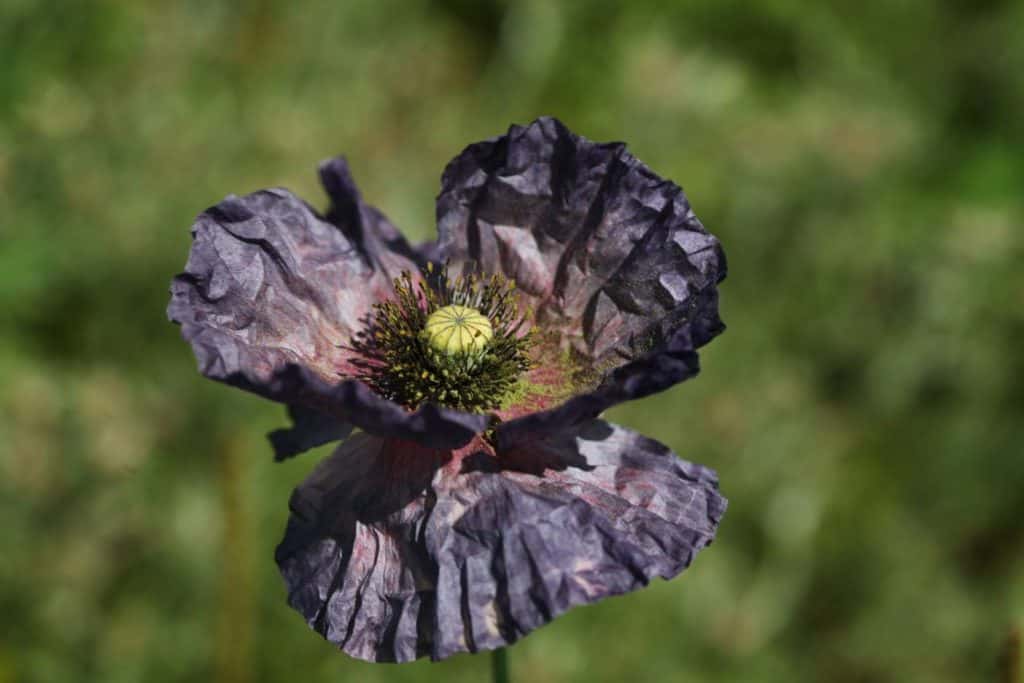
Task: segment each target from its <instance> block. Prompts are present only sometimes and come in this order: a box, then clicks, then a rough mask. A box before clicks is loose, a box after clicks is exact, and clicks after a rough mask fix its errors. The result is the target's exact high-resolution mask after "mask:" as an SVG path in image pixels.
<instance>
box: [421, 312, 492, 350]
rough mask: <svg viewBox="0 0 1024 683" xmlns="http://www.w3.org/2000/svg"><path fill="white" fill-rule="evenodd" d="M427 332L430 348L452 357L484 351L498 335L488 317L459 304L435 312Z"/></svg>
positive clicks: (430, 317) (430, 319) (429, 319)
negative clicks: (495, 333)
mask: <svg viewBox="0 0 1024 683" xmlns="http://www.w3.org/2000/svg"><path fill="white" fill-rule="evenodd" d="M425 331H426V334H427V341H428V342H429V343H430V346H431V347H433V348H434V349H436V350H437V351H440V352H441V353H445V354H448V355H449V356H453V355H456V354H460V353H469V352H471V351H482V350H483V349H484V348H486V347H487V344H488V342H490V341H491V338H492V337H493V336H494V329H493V328H492V327H491V321H490V320H488V319H487V316H485V315H484V314H482V313H481V312H480V311H478V310H476V309H475V308H470V307H469V306H459V305H457V304H452V305H450V306H443V307H442V308H439V309H437V310H436V311H434V312H433V313H431V314H430V316H429V317H428V318H427V326H426V328H425Z"/></svg>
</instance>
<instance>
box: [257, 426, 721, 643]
mask: <svg viewBox="0 0 1024 683" xmlns="http://www.w3.org/2000/svg"><path fill="white" fill-rule="evenodd" d="M473 443H474V444H475V445H471V446H470V447H467V448H465V449H462V450H461V451H457V452H455V453H445V452H442V451H429V450H426V449H422V448H418V447H415V446H413V445H412V444H408V443H405V444H403V443H401V442H398V441H394V440H385V439H381V438H378V437H373V436H368V435H357V436H355V437H353V438H351V439H350V440H349V441H347V442H346V443H344V444H342V445H341V446H340V447H339V449H338V450H337V452H336V453H335V454H334V455H333V456H331V457H330V458H328V459H325V460H324V461H322V462H321V463H320V465H318V467H317V468H316V469H315V470H314V472H313V473H312V474H311V475H310V477H309V478H308V479H307V480H306V481H305V482H304V483H303V484H302V485H301V486H299V487H298V488H297V489H296V491H295V493H294V494H293V496H292V501H291V507H292V516H291V519H290V520H289V524H288V531H287V533H286V534H285V538H284V540H283V541H282V543H281V545H280V546H279V548H278V551H277V561H278V564H279V566H280V567H281V571H282V574H283V576H284V578H285V581H286V583H287V585H288V589H289V602H290V604H291V605H292V606H293V607H295V608H296V609H297V610H298V611H299V612H300V613H302V614H303V616H304V617H305V618H306V620H307V621H308V623H309V624H310V626H312V627H313V628H314V629H316V630H317V631H318V632H319V633H321V634H322V635H323V636H324V637H325V638H327V639H328V640H330V641H331V642H332V643H334V644H336V645H337V646H338V647H340V648H341V649H342V650H344V651H345V652H347V653H349V654H350V655H352V656H354V657H358V658H360V659H364V660H368V661H408V660H411V659H415V658H417V657H421V656H430V657H431V658H433V659H435V660H436V659H443V658H445V657H449V656H451V655H453V654H456V653H459V652H476V651H478V650H488V649H493V648H497V647H501V646H503V645H507V644H509V643H512V642H514V641H516V640H518V639H519V638H521V637H522V636H524V635H526V634H527V633H529V632H530V631H532V630H533V629H535V628H537V627H539V626H542V625H543V624H545V623H547V622H548V621H550V620H551V619H554V618H555V617H557V616H558V615H559V614H561V613H563V612H565V611H566V610H568V609H569V608H571V607H574V606H576V605H582V604H587V603H591V602H595V601H597V600H600V599H602V598H605V597H608V596H612V595H620V594H623V593H627V592H629V591H632V590H635V589H637V588H640V587H642V586H645V585H646V584H647V583H648V582H650V580H651V579H653V578H654V577H662V578H666V579H667V578H671V577H673V576H675V575H676V574H678V573H679V572H680V571H682V570H683V569H684V568H686V567H687V566H688V565H689V564H690V562H691V561H692V560H693V557H694V556H695V555H696V553H697V552H698V551H699V550H700V549H701V548H703V547H705V546H706V545H707V544H708V543H710V542H711V540H712V538H713V537H714V534H715V530H716V528H717V525H718V522H719V520H720V519H721V516H722V514H723V512H724V510H725V499H723V498H722V497H721V496H720V495H719V494H718V491H717V488H718V486H717V479H716V477H715V474H714V473H713V472H712V471H711V470H708V469H706V468H703V467H700V466H698V465H693V464H690V463H687V462H685V461H682V460H680V459H678V458H677V457H676V456H675V455H674V454H673V453H672V452H671V451H669V450H668V449H667V448H665V447H664V446H662V445H660V444H658V443H656V442H654V441H651V440H650V439H646V438H644V437H642V436H640V435H639V434H636V433H634V432H631V431H629V430H626V429H624V428H622V427H618V426H615V425H611V424H608V423H606V422H602V421H600V420H595V421H592V422H589V423H586V424H585V425H583V426H581V427H579V428H577V429H575V430H571V431H562V432H559V433H554V434H549V435H547V436H545V437H543V438H536V439H534V440H533V441H532V442H530V443H528V444H527V443H525V442H521V443H520V444H519V445H518V446H517V447H516V448H515V449H511V450H507V451H500V452H499V453H498V454H495V453H494V451H493V450H490V449H488V448H486V447H485V446H483V445H482V442H480V441H479V440H477V441H474V442H473Z"/></svg>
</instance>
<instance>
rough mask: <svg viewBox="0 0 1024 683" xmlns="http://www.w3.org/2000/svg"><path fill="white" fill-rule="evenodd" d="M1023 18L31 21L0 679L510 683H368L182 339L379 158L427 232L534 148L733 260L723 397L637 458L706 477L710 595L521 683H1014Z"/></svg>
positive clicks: (905, 8)
mask: <svg viewBox="0 0 1024 683" xmlns="http://www.w3.org/2000/svg"><path fill="white" fill-rule="evenodd" d="M1022 25H1024V4H1022V3H1020V2H1006V1H1001V0H985V1H984V2H967V1H966V0H956V1H953V2H944V3H934V2H926V1H925V0H904V1H902V2H891V1H890V0H867V1H865V2H863V3H857V4H856V5H855V6H854V5H850V4H849V3H843V2H838V1H837V0H827V1H825V2H819V3H804V2H796V1H795V0H760V1H758V2H750V3H747V2H737V1H735V0H696V1H694V2H678V3H668V2H655V1H654V0H633V1H632V2H630V3H613V2H608V1H602V0H591V1H587V2H584V1H583V0H578V1H575V2H545V1H543V0H525V1H521V2H511V1H509V2H483V1H477V0H438V1H435V2H425V1H413V0H402V1H399V0H377V1H375V2H370V1H369V0H367V1H365V2H364V1H362V0H355V1H353V2H328V1H326V0H324V1H322V2H317V1H314V0H309V1H306V0H302V1H299V0H295V1H293V2H266V1H265V2H254V3H248V4H247V5H246V6H245V7H244V8H242V7H241V6H240V4H238V6H236V3H226V2H210V1H203V2H199V1H198V0H191V1H189V2H179V3H161V2H126V1H123V0H106V1H95V2H88V1H85V0H68V1H67V2H62V3H59V4H54V3H44V2H39V1H36V0H6V1H5V2H4V3H3V4H2V7H0V57H2V60H0V237H2V248H0V378H2V381H0V528H2V532H0V681H3V682H7V681H40V682H50V681H52V682H60V683H64V682H67V681H104V682H105V683H117V682H120V681H126V682H127V681H143V680H144V681H149V682H153V683H159V682H163V681H198V680H217V681H246V680H253V681H291V680H302V681H342V680H352V681H384V680H388V681H391V680H394V681H420V680H422V681H428V680H438V679H443V680H446V681H453V682H454V681H479V680H485V677H486V676H487V671H488V664H487V661H486V659H484V658H482V657H469V656H462V657H457V658H455V659H453V660H450V661H448V662H445V663H443V664H437V665H432V664H429V663H425V662H420V663H417V664H412V665H406V666H389V665H366V664H362V663H359V662H355V661H352V660H350V659H348V658H347V657H345V656H344V655H341V654H338V653H336V652H335V651H334V650H333V649H332V647H331V646H330V645H328V644H327V643H325V642H323V641H321V639H320V638H319V637H318V636H316V635H315V634H314V633H312V632H311V631H309V630H308V629H307V628H306V626H305V625H304V624H303V622H302V619H301V618H300V617H299V616H298V615H297V614H295V613H293V612H292V611H291V610H290V609H289V608H288V607H287V606H286V605H285V591H284V587H283V584H282V582H281V580H280V579H279V577H278V575H277V570H276V567H275V565H274V562H273V548H274V545H275V544H276V542H277V541H278V539H279V537H280V536H281V534H282V532H283V527H284V523H285V519H286V515H287V500H288V495H289V492H290V490H291V488H292V487H293V486H294V485H295V484H296V483H297V482H299V481H300V480H301V479H302V477H303V476H304V473H305V472H307V471H308V470H309V469H310V468H311V467H312V465H313V463H314V462H315V461H316V460H317V459H318V458H319V457H322V456H323V454H324V452H325V451H324V450H323V449H321V450H320V451H318V452H315V453H313V454H311V455H307V456H304V457H301V458H297V459H296V460H294V461H292V462H289V463H287V464H283V465H275V464H274V463H273V462H272V461H271V454H270V449H269V447H268V445H267V444H266V443H265V441H264V438H263V434H264V433H265V432H267V431H268V430H270V429H272V428H274V427H276V426H279V425H281V424H283V419H284V411H283V409H281V408H280V407H279V406H275V405H273V404H270V403H267V402H264V401H261V400H260V399H257V398H255V397H253V396H249V395H246V394H243V393H241V392H238V391H234V390H230V389H228V388H226V387H223V386H219V385H214V384H213V383H211V382H208V381H206V380H203V379H201V378H200V377H199V375H198V374H197V373H196V372H195V369H194V360H193V358H192V355H191V353H190V352H189V350H188V348H187V346H186V345H185V344H184V343H183V342H182V341H181V340H180V339H179V337H178V331H177V330H176V329H175V328H174V327H173V326H171V325H170V324H168V323H167V322H166V319H165V317H164V307H165V305H166V301H167V298H168V295H167V287H168V282H169V280H170V278H171V276H172V275H173V274H174V273H175V272H177V271H179V270H180V269H181V267H182V265H183V264H184V262H185V257H186V254H187V251H188V248H189V234H188V228H189V225H190V223H191V220H192V218H193V217H194V215H195V214H196V213H197V212H198V211H200V210H202V209H203V208H204V207H206V206H208V205H210V204H213V203H215V202H216V201H218V200H219V199H220V198H221V197H222V196H223V195H225V194H227V193H232V192H235V193H243V192H248V191H252V190H255V189H258V188H262V187H267V186H271V185H285V186H288V187H290V188H292V189H293V190H295V191H296V192H298V193H299V194H300V195H303V196H305V197H307V198H309V199H310V200H311V201H313V202H314V203H318V204H322V203H323V195H322V192H321V191H320V189H319V188H318V187H317V184H316V177H315V165H316V163H317V162H318V161H319V160H320V159H322V158H325V157H327V156H330V155H333V154H335V153H339V152H343V153H345V154H347V155H348V157H349V160H350V162H351V164H352V166H353V169H354V172H355V174H356V178H357V180H358V181H359V183H360V184H361V187H362V189H363V191H364V193H365V195H366V196H367V197H368V199H369V200H370V201H371V202H373V203H374V204H376V205H377V206H379V207H381V208H382V209H383V210H384V211H386V212H387V213H388V214H389V215H390V216H391V218H392V219H393V220H394V221H395V222H396V223H397V224H398V225H399V226H401V227H402V228H403V229H404V230H405V231H406V232H407V234H409V235H410V236H412V237H413V238H415V239H426V238H428V237H430V236H431V235H432V233H433V197H434V195H435V193H436V192H437V188H438V178H439V174H440V172H441V169H442V168H443V165H444V164H445V163H446V162H447V161H448V159H449V158H451V157H452V156H454V154H456V153H457V152H458V151H459V150H460V149H461V148H462V147H463V146H464V145H466V144H468V143H469V142H472V141H475V140H478V139H482V138H485V137H490V136H493V135H496V134H498V133H500V132H503V131H504V129H505V128H506V126H507V125H508V124H509V123H510V122H519V123H524V122H527V121H529V120H531V119H532V118H534V117H535V116H537V115H540V114H553V115H556V116H558V117H560V118H562V119H563V120H564V121H565V122H566V123H567V124H568V125H569V126H570V127H571V128H572V129H573V130H575V131H577V132H579V133H582V134H584V135H586V136H587V137H590V138H591V139H596V140H611V139H622V140H626V141H627V142H629V143H630V146H631V149H632V150H633V152H634V153H635V154H636V155H637V156H638V157H639V158H641V159H643V160H644V161H645V162H647V163H648V164H649V165H650V166H651V167H652V168H653V169H655V170H656V171H657V172H659V173H661V174H663V175H666V176H668V177H671V178H673V179H675V180H676V181H678V182H680V183H681V184H682V185H683V186H684V187H685V188H686V190H687V192H688V194H689V195H690V198H691V200H692V202H693V204H694V206H695V207H696V210H697V212H698V214H699V215H700V216H701V217H702V219H703V220H704V222H705V224H706V225H707V226H708V227H709V228H710V229H711V230H712V231H714V232H715V233H716V234H717V235H719V236H720V237H721V239H722V241H723V243H724V244H725V246H726V249H727V253H728V255H729V259H730V265H731V273H732V274H731V275H730V278H729V280H727V281H726V283H725V284H724V287H723V303H722V306H723V315H724V317H725V319H726V321H727V323H728V324H729V326H730V329H729V330H728V331H727V333H726V334H725V335H724V336H722V337H721V338H719V339H718V340H716V341H715V342H714V343H712V344H711V345H710V346H709V347H708V348H707V349H706V351H705V353H704V354H703V365H704V371H703V374H702V375H701V376H699V377H698V378H697V379H696V380H693V381H690V382H687V383H685V384H683V385H681V386H679V387H676V388H675V389H673V390H671V391H669V392H667V393H666V394H663V395H659V396H656V397H653V398H650V399H647V400H644V401H641V402H638V403H636V404H632V405H629V406H626V407H623V408H619V409H617V410H616V411H614V413H613V415H612V418H613V419H616V420H618V421H621V422H623V423H625V424H627V425H630V426H632V427H634V428H636V429H639V430H640V431H642V432H644V433H645V434H648V435H651V436H654V437H655V438H658V439H659V440H661V441H663V442H665V443H667V444H668V445H670V446H671V447H672V448H673V449H675V450H676V451H677V452H678V453H680V454H681V455H682V456H683V457H686V458H688V459H691V460H695V461H698V462H701V463H705V464H708V465H711V466H713V467H715V468H716V469H717V470H718V471H719V473H720V475H721V479H722V488H723V490H724V492H725V493H726V495H728V496H729V497H730V499H731V506H730V508H729V511H728V514H727V515H726V517H725V520H724V523H723V525H722V527H721V531H720V535H719V539H718V541H717V542H716V543H715V545H714V546H713V547H712V548H711V549H710V550H708V551H707V552H705V553H704V554H702V555H701V556H700V557H699V558H698V560H697V562H696V563H695V565H694V566H693V567H692V568H691V569H690V571H689V572H687V573H686V574H685V575H684V576H683V577H682V578H680V579H679V580H676V581H673V582H670V583H665V582H659V583H657V584H656V585H653V586H651V587H650V588H648V589H646V590H644V591H640V592H638V593H635V594H633V595H630V596H628V597H625V598H618V599H614V600H609V601H606V602H604V603H602V604H600V605H598V606H594V607H589V608H582V609H578V610H575V611H574V612H572V613H570V614H569V615H567V616H565V617H563V618H561V619H559V620H557V621H556V622H555V623H554V624H552V625H550V626H548V627H546V628H544V629H542V630H540V631H539V632H537V633H535V634H533V635H532V636H530V637H529V638H527V639H526V640H524V641H523V642H522V643H520V644H518V645H516V646H515V647H513V648H512V649H511V651H510V660H511V667H512V673H513V676H514V679H515V680H519V681H531V682H533V683H545V682H548V681H551V682H555V681H585V682H587V683H591V682H599V681H626V680H629V681H759V682H760V681H765V682H773V681H779V682H782V681H785V682H791V681H834V682H838V683H845V682H851V683H852V682H855V681H856V682H861V681H865V682H866V681H893V682H901V683H902V682H906V681H928V682H938V683H943V682H950V683H954V682H955V683H961V682H972V681H994V680H1000V679H999V677H998V666H997V661H998V653H999V650H1000V648H1001V647H1002V643H1003V642H1005V640H1006V638H1007V634H1008V633H1009V632H1010V630H1011V628H1012V626H1013V624H1014V623H1018V624H1019V623H1020V621H1021V620H1022V619H1024V523H1022V520H1024V452H1022V451H1024V449H1022V444H1024V420H1022V419H1021V418H1022V414H1024V268H1022V267H1021V259H1022V257H1024V233H1022V230H1021V223H1022V218H1024V203H1022V196H1024V195H1022V193H1021V190H1022V188H1024V154H1022V151H1024V77H1022V74H1024V41H1022V40H1021V39H1020V27H1021V26H1022Z"/></svg>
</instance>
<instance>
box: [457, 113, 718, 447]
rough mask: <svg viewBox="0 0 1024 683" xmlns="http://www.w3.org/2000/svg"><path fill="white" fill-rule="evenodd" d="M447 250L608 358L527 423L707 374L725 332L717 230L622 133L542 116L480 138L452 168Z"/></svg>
mask: <svg viewBox="0 0 1024 683" xmlns="http://www.w3.org/2000/svg"><path fill="white" fill-rule="evenodd" d="M437 215H438V231H439V242H438V244H439V250H440V252H441V254H442V255H443V256H444V257H447V258H450V259H451V260H452V261H453V263H455V264H457V265H459V266H460V267H461V268H463V269H477V268H478V269H479V270H481V271H483V272H485V273H490V272H500V273H503V274H504V275H505V276H506V277H509V278H511V279H514V280H515V281H516V283H517V285H518V289H519V290H520V292H523V293H524V295H525V298H526V299H527V301H528V302H529V303H530V304H532V305H533V307H534V309H535V310H536V326H537V327H538V328H540V330H541V331H542V332H543V333H545V334H554V335H556V336H557V344H558V346H559V347H560V348H561V349H562V350H564V349H566V348H569V349H572V350H573V351H574V352H575V354H576V356H577V357H579V358H582V359H584V360H585V362H586V363H588V364H589V365H590V366H591V367H593V368H595V369H596V370H598V372H597V374H598V375H599V377H598V378H597V380H596V381H595V382H593V384H592V385H591V386H590V387H586V388H594V387H598V388H597V392H596V396H595V397H594V398H593V399H585V400H584V401H583V402H576V403H574V404H573V405H572V406H567V407H566V408H565V410H563V411H561V412H559V413H558V414H557V415H556V416H553V417H540V418H538V419H535V420H532V421H531V422H530V423H529V429H537V428H541V427H543V426H545V425H547V424H551V425H559V424H561V425H564V424H565V419H566V418H567V417H573V418H574V419H586V418H588V417H592V416H593V415H595V414H596V413H595V412H594V407H595V406H596V407H597V410H598V412H599V411H600V410H603V409H605V408H607V407H608V406H610V405H614V404H615V403H618V402H620V401H624V400H629V399H631V398H638V397H641V396H644V395H647V394H650V393H653V392H656V391H661V390H663V389H666V388H668V387H670V386H672V385H673V384H675V383H677V382H680V381H682V380H684V379H687V378H689V377H691V376H693V375H694V374H696V373H697V370H698V364H697V354H696V349H697V348H699V347H700V346H703V345H704V344H706V343H707V342H709V341H710V340H711V339H712V338H713V337H715V336H716V335H717V334H719V333H720V332H721V331H722V330H723V329H724V325H723V324H722V321H721V320H720V318H719V316H718V293H717V284H718V282H720V281H721V280H722V279H723V278H724V277H725V272H726V265H725V257H724V254H723V252H722V249H721V246H720V245H719V243H718V240H717V239H716V238H715V237H714V236H713V235H710V234H709V233H708V232H707V231H706V230H705V229H704V227H703V225H701V223H700V221H699V220H698V219H697V217H696V216H695V215H694V213H693V210H692V209H691V208H690V203H689V201H688V200H687V198H686V195H685V194H684V193H683V191H682V189H681V188H680V187H679V186H677V185H675V184H674V183H672V182H670V181H667V180H664V179H662V178H660V177H658V176H657V175H655V174H654V173H653V172H652V171H651V170H650V169H648V168H647V167H646V166H645V165H644V164H643V163H641V162H640V161H638V160H637V159H636V158H635V157H633V156H632V155H631V154H630V153H629V152H627V151H626V147H625V145H624V144H622V143H608V144H598V143H594V142H591V141H589V140H587V139H586V138H583V137H580V136H577V135H575V134H573V133H572V132H571V131H569V130H568V129H567V128H566V127H565V126H564V125H562V124H561V123H560V122H559V121H557V120H555V119H552V118H541V119H538V120H537V121H535V122H533V123H532V124H530V125H529V126H526V127H521V126H513V127H512V128H510V129H509V132H508V134H507V135H504V136H502V137H499V138H494V139H492V140H488V141H485V142H481V143H477V144H474V145H470V146H469V147H468V148H466V150H465V151H463V152H462V154H460V155H459V156H458V157H456V158H455V159H454V160H453V161H452V162H451V163H450V164H449V165H448V167H447V168H446V169H445V172H444V176H443V178H442V189H441V194H440V196H439V197H438V202H437Z"/></svg>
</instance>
